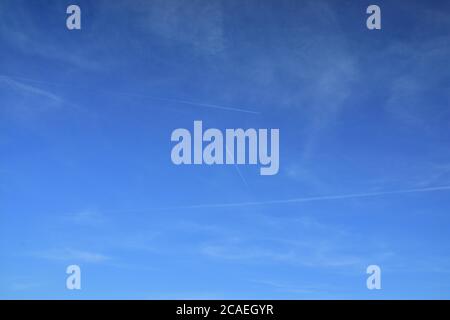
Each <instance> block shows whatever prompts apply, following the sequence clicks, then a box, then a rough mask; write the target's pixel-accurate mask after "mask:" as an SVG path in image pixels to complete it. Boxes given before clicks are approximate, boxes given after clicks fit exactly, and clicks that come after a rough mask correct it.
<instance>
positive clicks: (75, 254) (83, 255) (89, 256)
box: [33, 248, 111, 263]
mask: <svg viewBox="0 0 450 320" xmlns="http://www.w3.org/2000/svg"><path fill="white" fill-rule="evenodd" d="M33 256H34V257H38V258H42V259H48V260H55V261H68V262H69V261H70V262H73V263H77V262H78V263H83V262H84V263H102V262H106V261H109V260H111V257H109V256H107V255H104V254H102V253H98V252H91V251H83V250H74V249H70V248H65V249H55V250H47V251H39V252H35V253H34V254H33Z"/></svg>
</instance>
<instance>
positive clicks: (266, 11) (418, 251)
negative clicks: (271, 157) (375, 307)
mask: <svg viewBox="0 0 450 320" xmlns="http://www.w3.org/2000/svg"><path fill="white" fill-rule="evenodd" d="M70 4H72V2H68V1H40V2H39V3H38V2H37V1H18V0H14V1H12V0H11V1H8V0H6V1H2V2H1V3H0V41H1V49H0V133H1V134H0V154H1V156H0V297H1V298H61V299H78V298H86V299H92V298H113V299H116V298H125V299H160V298H168V299H172V298H173V299H175V298H176V299H178V298H190V299H195V298H224V299H227V298H254V299H259V298H267V299H314V298H319V299H329V298H337V299H347V298H358V299H359V298H364V299H365V298H367V299H380V298H386V299H392V298H450V258H449V257H450V232H449V228H450V218H449V216H448V213H449V210H450V197H449V196H450V190H449V186H450V148H449V145H450V144H449V142H450V130H449V120H450V109H449V102H450V90H449V87H450V72H449V71H450V70H449V66H448V57H449V55H450V37H449V32H450V6H449V3H448V2H445V1H433V2H430V1H377V2H376V3H375V4H377V5H379V6H380V7H381V12H382V30H380V31H369V30H368V29H367V28H366V18H367V14H366V13H365V11H366V8H367V6H368V5H370V4H374V3H371V2H367V1H339V2H338V1H256V0H255V1H215V0H214V1H194V0H193V1H175V0H169V1H162V0H161V1H137V0H135V1H77V2H76V4H78V5H79V6H80V7H81V11H82V30H81V31H69V30H67V29H66V23H65V20H66V17H67V15H66V13H65V11H66V8H67V6H68V5H70ZM235 109H240V110H241V111H239V110H235ZM242 110H244V111H242ZM246 111H249V112H246ZM194 120H202V121H203V124H204V126H205V127H210V128H212V127H214V128H219V129H225V128H279V129H280V170H279V173H278V174H277V175H274V176H261V175H259V167H257V166H239V167H235V166H206V165H204V166H175V165H173V164H172V162H171V159H170V151H171V148H172V147H173V143H172V142H171V141H170V135H171V132H172V131H173V130H174V129H176V128H189V129H191V128H192V126H193V121H194ZM367 193H369V194H367ZM352 195H354V196H352ZM341 196H343V197H341ZM316 197H319V198H316ZM70 264H77V265H79V266H80V267H81V270H82V290H80V291H70V290H67V289H66V287H65V283H66V277H67V275H66V274H65V269H66V267H67V266H68V265H70ZM371 264H377V265H379V266H380V267H381V270H382V290H368V289H367V288H366V278H367V275H366V273H365V271H366V267H367V266H368V265H371Z"/></svg>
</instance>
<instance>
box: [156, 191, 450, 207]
mask: <svg viewBox="0 0 450 320" xmlns="http://www.w3.org/2000/svg"><path fill="white" fill-rule="evenodd" d="M445 190H450V186H440V187H430V188H418V189H403V190H393V191H379V192H366V193H349V194H340V195H328V196H316V197H305V198H292V199H284V200H270V201H251V202H235V203H216V204H214V203H213V204H197V205H187V206H178V207H165V208H158V210H175V209H205V208H206V209H207V208H227V207H247V206H264V205H272V204H289V203H300V202H311V201H322V200H340V199H353V198H369V197H378V196H385V195H395V194H405V193H417V192H433V191H445Z"/></svg>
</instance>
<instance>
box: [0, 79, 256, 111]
mask: <svg viewBox="0 0 450 320" xmlns="http://www.w3.org/2000/svg"><path fill="white" fill-rule="evenodd" d="M0 78H3V79H11V80H14V79H16V80H21V81H28V82H34V83H40V84H48V85H55V86H72V85H70V84H68V83H59V82H51V81H41V80H35V79H30V78H24V77H15V76H14V77H11V76H7V75H3V74H0ZM90 91H91V92H92V91H97V92H103V93H107V94H111V95H122V96H128V97H138V98H145V99H150V100H157V101H165V102H173V103H178V104H185V105H191V106H197V107H203V108H209V109H218V110H224V111H234V112H242V113H249V114H260V112H258V111H253V110H249V109H245V108H237V107H230V106H222V105H218V104H211V103H203V102H196V101H190V100H184V99H175V98H164V97H155V96H149V95H145V94H139V93H130V92H121V91H112V90H103V89H96V90H95V89H93V88H90Z"/></svg>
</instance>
